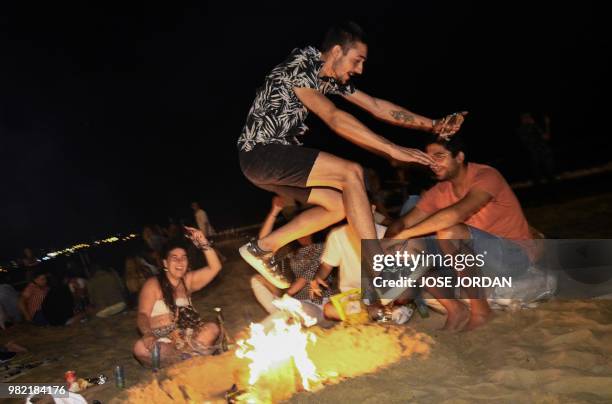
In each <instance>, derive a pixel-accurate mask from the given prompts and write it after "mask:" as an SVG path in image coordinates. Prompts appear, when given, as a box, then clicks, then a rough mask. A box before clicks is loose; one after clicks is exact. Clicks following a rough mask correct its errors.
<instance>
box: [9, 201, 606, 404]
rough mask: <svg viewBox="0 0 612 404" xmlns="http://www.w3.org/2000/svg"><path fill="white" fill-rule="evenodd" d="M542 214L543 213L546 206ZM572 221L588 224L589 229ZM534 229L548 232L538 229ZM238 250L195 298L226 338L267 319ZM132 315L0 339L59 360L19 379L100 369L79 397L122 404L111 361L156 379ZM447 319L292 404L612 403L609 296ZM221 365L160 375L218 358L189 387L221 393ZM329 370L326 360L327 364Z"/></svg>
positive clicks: (412, 329)
mask: <svg viewBox="0 0 612 404" xmlns="http://www.w3.org/2000/svg"><path fill="white" fill-rule="evenodd" d="M608 199H610V198H608ZM564 206H565V205H563V204H560V205H559V206H556V207H554V209H555V210H556V211H557V214H558V216H557V217H563V214H562V212H563V208H564ZM580 206H581V205H580V204H579V202H576V201H573V202H571V208H572V209H576V208H580ZM584 206H589V205H588V204H586V203H585V205H584ZM608 209H609V208H608ZM536 212H537V215H536V216H539V214H540V213H541V208H538V209H536ZM608 214H609V212H608ZM527 215H528V216H529V215H530V212H529V210H528V211H527ZM597 216H598V217H599V218H601V217H602V216H599V215H597ZM539 217H540V218H541V216H539ZM589 220H592V219H589ZM595 220H598V219H595ZM555 223H556V222H555ZM575 225H576V226H577V227H578V228H586V225H585V224H584V223H576V224H575ZM598 225H600V224H598ZM538 227H539V228H540V229H542V230H544V231H545V232H546V228H545V226H543V225H542V223H541V224H540V225H539V226H538ZM601 227H602V229H603V226H601ZM606 229H609V227H606ZM608 231H609V230H608ZM591 237H609V234H605V233H597V234H593V235H592V236H591ZM234 247H235V246H232V245H230V246H226V247H225V248H224V250H223V253H224V254H226V255H227V256H228V257H229V258H230V259H229V261H228V263H227V264H226V265H225V267H224V269H223V271H222V274H221V276H220V277H219V279H217V280H216V281H215V282H214V283H212V284H211V285H209V287H207V288H206V290H204V291H202V292H201V293H199V294H198V295H197V296H196V297H195V299H194V303H195V305H196V307H197V308H198V309H199V310H200V311H201V312H202V313H207V314H208V315H209V316H211V317H212V308H213V307H214V306H221V307H223V308H224V312H225V317H226V322H227V326H228V328H229V330H230V332H233V333H236V332H238V331H239V330H242V329H244V327H246V326H247V325H248V324H249V323H250V322H251V321H259V320H261V319H262V318H263V317H264V316H265V313H264V311H263V309H261V308H260V307H259V306H258V305H257V303H256V302H255V300H254V298H253V296H252V294H251V292H250V290H249V286H248V282H247V281H246V280H247V279H248V278H249V276H251V275H252V274H253V273H254V272H253V271H252V269H250V268H249V267H248V266H247V265H246V264H245V263H243V262H242V261H241V260H240V258H239V257H238V256H237V254H236V253H235V252H234V251H235V248H234ZM135 318H136V313H135V311H129V312H127V313H126V314H121V315H119V316H116V317H114V318H110V319H92V320H90V321H89V322H88V323H85V324H78V325H76V326H74V327H68V328H37V327H33V326H29V325H19V326H15V327H11V328H10V329H8V330H7V331H5V332H3V333H2V334H1V336H2V337H1V338H2V342H6V341H8V340H14V341H16V342H18V343H20V344H22V345H24V346H27V347H28V348H29V349H30V353H27V354H20V355H19V356H17V357H16V358H15V359H14V360H13V362H14V363H18V362H20V361H24V362H27V361H29V360H33V359H43V358H50V357H54V356H61V358H60V359H59V360H57V361H55V362H52V363H49V364H47V365H45V366H41V367H38V368H35V369H32V370H30V371H29V372H28V373H26V374H25V375H23V376H21V377H19V378H16V379H14V380H13V382H62V381H63V374H64V372H65V371H66V370H68V369H73V370H76V372H77V374H78V375H79V376H85V377H88V376H95V375H97V374H99V373H104V374H106V375H107V376H109V380H110V383H108V384H106V385H103V386H97V387H92V388H90V389H88V390H86V391H85V392H84V393H83V395H84V396H85V397H86V398H87V400H88V401H89V402H91V401H92V400H94V399H97V400H100V401H101V402H102V403H106V402H110V401H113V402H123V401H126V399H127V397H128V394H127V391H125V390H124V391H121V390H119V389H117V388H116V387H115V386H114V384H113V383H112V369H113V367H114V366H115V365H117V364H121V365H123V366H124V368H125V374H126V381H127V385H128V388H133V387H134V386H136V385H137V384H138V388H144V387H146V386H147V385H148V384H149V383H151V382H152V381H153V380H154V377H153V375H152V373H151V372H150V371H149V370H147V369H144V368H142V367H140V366H139V365H138V364H137V363H136V362H135V360H134V359H133V358H132V357H131V348H132V345H133V343H134V341H135V340H136V338H137V332H136V327H135ZM443 322H444V317H443V316H441V315H438V314H435V313H432V315H431V316H430V317H429V318H427V319H422V318H420V317H418V316H415V317H413V319H412V320H411V321H410V322H409V323H408V325H407V326H406V327H405V328H404V331H405V332H407V333H408V334H409V335H414V333H420V334H423V335H424V337H423V338H425V339H426V340H427V344H426V345H427V347H428V353H427V355H422V354H418V355H405V356H404V355H399V356H400V357H397V358H394V360H393V361H391V362H392V363H390V364H387V365H385V366H384V367H383V368H380V369H378V366H374V370H373V372H371V373H370V372H365V373H366V374H362V375H360V376H357V375H355V374H349V372H348V370H345V371H346V372H347V373H346V374H345V377H343V378H342V380H338V382H330V383H328V384H327V385H325V387H324V388H322V389H320V390H318V391H316V392H312V393H311V392H298V393H297V394H294V395H292V396H291V398H290V399H289V402H295V403H311V402H317V403H337V402H364V403H376V404H379V403H394V402H407V401H413V402H452V403H463V402H465V403H468V402H474V401H482V402H491V401H501V402H539V403H556V402H610V401H612V361H611V358H612V301H610V300H571V301H563V300H553V301H550V302H546V303H542V304H540V305H539V306H538V307H536V308H533V309H524V310H520V311H516V312H504V311H498V312H496V316H495V318H494V319H493V320H492V321H491V322H490V323H488V324H487V325H485V326H483V327H481V328H479V329H477V330H475V331H472V332H467V333H458V334H451V333H448V332H442V331H439V330H438V329H439V328H440V327H441V326H442V324H443ZM330 341H333V339H331V340H330ZM375 341H376V339H373V338H363V346H361V347H359V349H354V352H353V355H354V356H353V358H354V360H357V361H358V362H359V361H360V360H363V359H365V360H367V359H368V358H370V359H371V357H369V356H368V355H367V354H363V356H360V355H361V354H360V350H363V351H364V352H369V351H368V350H369V349H370V348H375V346H373V344H374V342H375ZM369 345H372V346H369ZM332 351H333V350H332ZM329 356H331V355H329ZM225 361H226V358H224V357H223V356H221V357H214V358H213V357H211V358H196V359H193V360H191V361H188V362H185V363H182V364H179V365H177V366H176V367H175V368H171V369H168V370H166V371H165V372H163V374H162V375H160V378H161V379H164V378H168V377H169V378H170V380H173V379H175V380H177V381H178V380H179V378H181V377H188V375H189V371H188V369H190V368H197V367H198V366H200V365H202V363H204V362H206V363H207V364H208V363H209V362H210V364H211V366H212V365H215V362H217V363H216V365H215V366H217V368H216V370H214V371H211V372H210V374H209V375H208V376H207V377H206V378H205V379H203V380H198V382H197V383H194V382H193V381H191V382H190V383H193V385H194V386H196V385H198V384H210V385H212V386H214V385H215V384H216V386H217V391H218V392H219V394H221V393H222V391H223V390H224V389H225V387H226V385H227V380H228V378H230V376H228V375H231V377H234V376H233V370H234V369H235V368H236V367H239V366H243V365H244V363H242V364H241V363H240V360H235V359H232V360H231V361H230V362H233V364H232V365H230V366H228V365H227V362H225ZM326 366H328V365H325V364H324V361H323V362H321V367H322V368H325V367H326ZM213 367H214V366H213ZM348 368H349V369H350V366H349V367H348ZM359 374H360V373H359ZM353 376H355V377H353ZM185 380H187V379H185ZM187 388H189V386H187ZM8 402H10V400H8ZM13 402H23V401H22V400H19V401H18V400H13Z"/></svg>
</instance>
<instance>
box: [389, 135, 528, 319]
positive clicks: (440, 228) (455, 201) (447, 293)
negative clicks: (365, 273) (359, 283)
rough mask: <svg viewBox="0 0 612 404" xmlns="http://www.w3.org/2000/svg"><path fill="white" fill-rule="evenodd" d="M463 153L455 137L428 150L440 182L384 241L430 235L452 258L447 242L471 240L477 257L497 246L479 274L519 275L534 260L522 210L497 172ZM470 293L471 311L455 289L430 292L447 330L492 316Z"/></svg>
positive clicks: (477, 296)
mask: <svg viewBox="0 0 612 404" xmlns="http://www.w3.org/2000/svg"><path fill="white" fill-rule="evenodd" d="M465 150H466V148H465V146H464V145H463V144H462V142H461V139H460V137H458V136H455V137H453V138H452V139H451V140H450V141H443V140H436V141H434V142H431V143H429V144H428V145H427V146H426V151H427V154H429V156H431V157H432V158H433V159H434V161H435V162H436V165H435V166H434V168H433V171H434V174H435V176H436V179H437V180H438V183H437V184H436V185H434V186H433V187H432V188H431V189H429V190H428V191H426V192H425V193H424V194H423V196H422V198H421V199H420V200H419V202H418V203H417V205H416V207H415V208H414V209H412V210H411V211H410V212H409V213H407V214H406V215H404V216H403V217H401V218H400V219H398V220H397V221H396V222H394V223H393V224H392V225H391V226H390V227H389V229H388V230H387V233H386V234H385V237H388V238H395V239H415V238H417V237H421V236H426V235H432V234H434V235H435V239H436V240H437V242H434V243H431V244H434V245H436V246H437V247H435V248H440V249H441V250H442V252H443V253H444V254H445V253H448V252H451V253H452V251H449V249H450V250H452V249H453V248H456V244H457V243H455V242H453V243H450V242H444V241H445V240H469V243H471V247H470V248H471V249H472V250H473V252H474V253H475V254H478V253H482V252H484V248H483V247H484V246H487V247H490V246H495V248H492V249H489V250H490V251H487V252H488V255H487V256H486V259H485V264H486V265H485V267H484V268H483V270H490V271H494V275H496V276H519V275H521V274H523V273H524V272H526V270H527V269H528V267H529V266H530V264H531V261H532V259H533V258H534V256H533V255H534V252H533V248H532V244H531V242H530V241H529V239H531V234H530V230H529V225H528V223H527V220H526V219H525V216H524V215H523V210H522V209H521V205H520V203H519V201H518V199H517V198H516V196H515V195H514V192H512V189H511V188H510V186H509V185H508V183H507V182H506V180H505V179H504V177H503V176H502V175H501V174H500V173H499V172H498V171H497V170H496V169H494V168H493V167H490V166H487V165H483V164H476V163H471V162H470V163H468V162H467V161H466V156H465ZM425 241H428V240H425ZM451 244H452V245H454V246H455V247H453V246H452V245H451ZM427 245H428V246H430V244H429V243H428V244H427ZM498 247H499V248H498ZM480 250H482V251H480ZM457 251H458V250H457ZM457 251H455V252H457ZM437 269H442V268H437ZM451 271H452V269H451ZM455 271H456V273H455ZM455 271H452V276H455V275H456V276H474V275H476V274H475V273H472V274H470V273H469V271H459V270H458V269H457V268H455ZM471 289H472V293H476V294H472V295H470V294H469V293H468V297H469V298H470V311H469V312H468V309H467V308H466V307H465V306H464V305H463V304H462V303H461V302H460V301H459V300H458V299H455V298H454V295H451V293H454V289H449V288H446V290H441V289H430V290H429V291H430V292H431V293H432V294H433V295H434V297H436V298H437V299H438V301H439V302H440V303H441V304H442V305H443V306H444V308H445V309H446V311H447V313H448V316H447V319H446V324H445V329H449V330H453V331H456V330H459V329H460V328H462V326H463V325H464V323H465V322H466V321H467V324H466V326H465V328H466V329H473V328H475V327H478V326H480V325H482V324H484V323H486V322H487V321H488V320H489V318H490V317H491V315H492V312H491V309H490V307H489V305H488V303H487V300H486V298H484V297H483V296H482V295H481V292H482V291H481V290H477V289H474V288H471Z"/></svg>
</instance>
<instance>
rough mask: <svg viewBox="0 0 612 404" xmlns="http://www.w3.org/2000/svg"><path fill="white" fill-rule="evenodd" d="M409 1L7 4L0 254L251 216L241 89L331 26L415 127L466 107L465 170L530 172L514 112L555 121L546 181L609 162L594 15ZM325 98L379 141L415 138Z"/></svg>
mask: <svg viewBox="0 0 612 404" xmlns="http://www.w3.org/2000/svg"><path fill="white" fill-rule="evenodd" d="M124 3H126V4H127V3H128V2H124ZM421 3H422V2H396V3H394V2H382V1H377V2H369V3H368V4H369V5H368V6H367V7H366V6H355V3H347V4H343V3H338V2H333V3H331V2H330V3H312V2H304V1H302V2H291V3H290V2H278V3H274V4H271V3H270V4H267V5H263V4H262V5H256V6H244V5H243V4H239V3H236V2H215V3H214V5H211V4H208V5H206V4H205V3H202V4H199V5H197V6H193V7H188V6H179V5H173V6H172V7H176V8H169V7H171V6H167V7H156V6H152V5H149V4H145V3H142V4H136V3H134V4H131V5H126V4H123V5H122V6H121V7H113V6H110V5H104V6H103V5H102V4H103V3H99V4H100V5H99V6H93V5H80V6H70V7H68V6H57V5H46V6H43V7H42V8H39V7H40V6H36V5H35V4H34V3H25V4H24V5H23V8H22V9H15V8H14V7H10V6H6V5H5V3H3V5H2V6H0V7H1V8H0V29H1V32H2V34H1V37H0V52H1V55H2V56H1V63H0V69H1V70H0V178H1V183H0V184H1V185H0V186H1V190H2V192H1V197H0V231H1V236H0V258H2V259H4V258H10V257H12V256H14V255H16V254H19V253H20V250H21V248H23V247H25V246H32V247H35V248H42V247H51V246H54V247H60V246H64V245H65V244H66V243H69V242H74V241H86V240H89V239H90V238H91V237H102V236H107V235H109V234H111V233H113V232H118V231H122V232H126V231H137V232H139V231H140V228H141V226H142V225H143V224H144V223H148V222H149V223H160V224H167V222H168V219H169V218H170V217H172V218H175V219H180V218H185V219H188V220H191V217H192V216H191V212H190V210H189V202H190V201H191V200H194V199H196V200H199V201H200V202H201V204H202V206H203V208H204V209H205V210H206V211H207V212H208V214H209V216H210V217H211V221H212V223H213V225H214V226H216V227H217V228H220V229H223V228H229V227H234V226H241V225H247V224H251V223H256V222H257V221H260V220H261V219H262V217H263V216H264V215H265V212H266V207H267V206H268V204H269V200H270V195H269V194H267V193H266V192H264V191H260V190H258V189H256V188H255V187H254V186H252V185H251V184H249V183H248V182H247V181H246V180H245V179H244V178H243V176H242V174H241V173H240V170H239V167H238V163H237V152H236V146H235V143H236V139H237V137H238V135H239V134H240V130H241V128H242V125H243V123H244V118H245V116H246V113H247V111H248V109H249V107H250V104H251V102H252V100H253V97H254V94H255V90H256V88H257V87H258V86H259V85H261V84H262V82H263V78H264V76H265V74H266V73H267V72H268V71H269V70H270V69H271V68H272V67H273V66H274V65H276V64H278V63H280V62H281V61H282V60H283V59H284V58H285V57H286V56H287V54H288V53H289V52H290V51H291V49H292V48H294V47H297V46H304V45H308V44H314V45H317V44H318V43H319V41H320V39H321V37H322V35H323V34H324V32H325V30H326V28H327V27H328V26H329V25H330V24H331V23H332V22H334V21H337V20H341V19H354V20H356V21H357V22H359V23H360V24H361V25H362V26H363V27H364V28H365V29H366V30H367V31H368V33H369V36H370V53H369V60H368V61H367V63H366V66H365V72H364V76H363V77H361V78H358V79H357V81H356V84H357V86H358V87H359V88H360V89H362V90H363V91H365V92H368V93H370V94H373V95H376V96H378V97H381V98H387V99H389V100H391V101H394V102H396V103H398V104H400V105H403V106H405V107H407V108H408V109H410V110H412V111H414V112H417V113H421V114H424V115H426V116H431V117H440V116H442V115H444V114H446V113H449V112H454V111H457V110H464V109H465V110H468V111H470V115H469V117H468V119H467V121H466V124H465V128H464V130H463V131H462V132H463V133H464V134H463V136H465V138H466V140H467V142H468V143H469V145H470V147H471V153H470V154H471V156H470V157H471V158H472V159H473V160H476V161H478V162H486V163H490V164H493V165H495V166H496V167H498V168H499V169H500V170H501V171H502V173H503V174H504V175H505V176H506V177H507V178H509V179H510V180H513V179H521V178H525V176H526V175H527V166H526V162H527V158H526V157H525V154H524V150H522V149H521V145H520V143H519V142H518V140H517V139H516V137H515V135H514V131H515V128H516V126H517V118H518V113H519V112H520V111H524V110H532V111H536V112H538V113H548V114H550V115H551V118H552V120H553V137H554V138H553V146H554V149H555V152H556V155H557V159H558V165H559V167H560V169H564V170H565V169H573V168H577V167H585V166H591V165H594V164H598V163H601V162H605V161H607V160H608V158H609V155H608V149H609V142H608V141H607V135H609V129H608V128H607V125H606V122H605V120H602V119H601V117H602V115H600V114H599V113H598V108H597V105H596V104H595V100H596V99H598V98H601V97H602V96H603V95H604V90H603V79H604V72H605V73H607V72H608V71H609V64H608V62H606V61H605V59H607V56H606V53H607V52H608V51H609V46H608V44H607V43H606V42H607V41H606V40H605V37H604V36H603V35H601V33H600V32H599V31H600V28H599V27H600V26H599V25H598V24H596V23H595V18H594V15H593V14H594V13H595V11H594V10H593V9H592V8H591V4H590V2H586V1H581V2H572V3H570V4H568V5H564V4H561V3H560V2H559V3H556V2H555V3H552V2H551V3H545V4H531V2H504V3H503V4H496V5H495V6H492V5H482V4H478V3H472V2H459V1H457V2H448V3H444V2H427V3H428V4H427V5H423V4H421ZM533 3H535V2H533ZM244 7H247V8H244ZM334 101H335V102H337V103H338V104H339V105H340V106H341V107H343V108H347V109H348V110H349V111H351V112H355V114H356V115H357V116H358V118H359V119H362V120H363V121H364V122H365V123H366V124H367V125H368V126H370V127H371V128H373V129H374V130H376V131H377V132H378V133H380V134H382V135H384V136H386V137H389V138H390V139H392V140H393V141H396V142H398V143H401V144H403V145H406V146H411V147H416V146H419V145H420V144H421V143H422V142H423V140H424V138H425V137H424V136H423V135H422V134H419V133H418V132H414V131H410V130H406V129H400V128H394V127H391V126H387V125H383V124H380V123H379V122H375V121H374V120H373V119H372V118H370V117H369V116H366V115H365V114H363V113H361V112H359V111H355V109H354V108H353V107H352V106H349V105H347V104H346V103H345V102H344V101H343V100H341V99H339V98H334ZM308 125H309V126H310V128H311V132H310V133H309V135H308V136H307V137H305V138H304V139H303V140H304V141H305V143H306V144H307V145H310V146H316V147H318V148H321V149H323V150H326V151H330V152H333V153H336V154H338V155H340V156H343V157H346V158H350V159H355V160H357V161H359V162H360V163H362V164H363V165H364V166H369V167H374V168H376V169H377V170H378V171H379V173H380V174H381V176H382V177H383V179H388V178H391V176H392V170H391V169H390V167H389V165H388V163H387V162H386V161H385V160H383V159H381V158H379V157H376V156H373V155H372V154H369V153H367V152H364V151H361V150H359V149H358V148H356V147H355V146H353V145H351V144H349V143H347V142H346V141H344V140H341V139H340V138H338V137H336V136H334V135H333V134H332V133H331V132H330V131H329V130H327V129H326V128H325V127H324V125H323V124H321V122H320V121H319V120H318V119H317V118H316V117H312V116H311V117H310V118H309V122H308Z"/></svg>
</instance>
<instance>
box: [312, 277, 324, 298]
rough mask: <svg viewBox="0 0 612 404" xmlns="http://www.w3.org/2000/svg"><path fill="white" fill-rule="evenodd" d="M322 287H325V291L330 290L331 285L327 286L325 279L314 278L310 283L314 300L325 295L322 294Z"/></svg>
mask: <svg viewBox="0 0 612 404" xmlns="http://www.w3.org/2000/svg"><path fill="white" fill-rule="evenodd" d="M321 286H323V287H324V288H325V289H327V288H329V285H328V284H327V282H325V281H324V280H323V279H319V278H314V279H313V280H311V281H310V298H311V299H314V297H315V296H319V297H321V296H323V293H322V292H321V288H320V287H321Z"/></svg>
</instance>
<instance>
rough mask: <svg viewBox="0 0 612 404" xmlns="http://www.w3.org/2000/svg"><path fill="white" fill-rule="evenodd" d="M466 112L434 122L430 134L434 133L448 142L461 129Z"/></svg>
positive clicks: (456, 113)
mask: <svg viewBox="0 0 612 404" xmlns="http://www.w3.org/2000/svg"><path fill="white" fill-rule="evenodd" d="M467 114H468V112H467V111H462V112H455V113H454V114H450V115H447V116H445V117H444V118H442V119H439V120H437V121H434V126H433V128H432V132H433V133H436V134H437V135H438V136H439V137H440V138H442V139H444V140H449V139H450V138H451V136H453V135H454V134H455V133H457V131H458V130H459V129H460V128H461V124H463V121H464V120H465V118H464V117H465V116H466V115H467Z"/></svg>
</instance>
